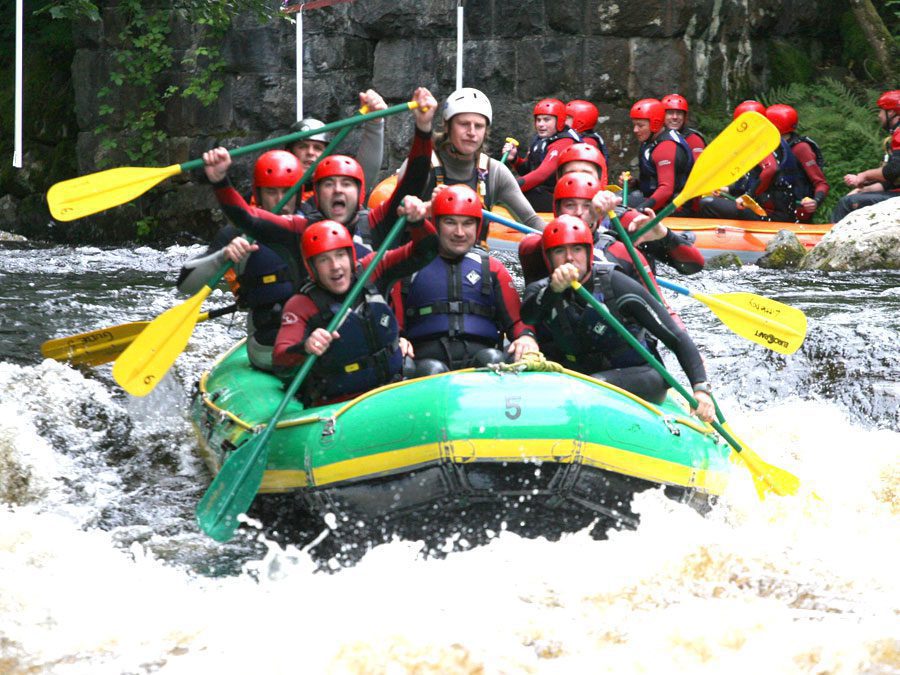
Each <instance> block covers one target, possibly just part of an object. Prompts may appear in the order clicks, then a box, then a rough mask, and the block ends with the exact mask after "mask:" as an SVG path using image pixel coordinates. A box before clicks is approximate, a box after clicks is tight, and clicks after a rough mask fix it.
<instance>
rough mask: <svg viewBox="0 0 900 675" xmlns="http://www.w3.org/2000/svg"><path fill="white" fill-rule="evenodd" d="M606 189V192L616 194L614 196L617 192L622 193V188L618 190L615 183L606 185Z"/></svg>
mask: <svg viewBox="0 0 900 675" xmlns="http://www.w3.org/2000/svg"><path fill="white" fill-rule="evenodd" d="M606 189H607V191H609V192H613V193H616V194H618V193H619V192H621V191H622V188H620V187H619V186H618V185H616V184H615V183H613V184H612V185H607V186H606Z"/></svg>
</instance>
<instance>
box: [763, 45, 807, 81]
mask: <svg viewBox="0 0 900 675" xmlns="http://www.w3.org/2000/svg"><path fill="white" fill-rule="evenodd" d="M769 64H770V66H771V68H772V78H771V82H772V85H773V86H779V85H782V84H788V83H790V82H808V81H809V80H810V79H812V76H813V66H812V60H811V59H810V57H809V54H808V53H807V52H806V51H804V50H803V49H802V48H800V47H798V46H796V45H794V44H791V43H790V42H787V41H785V40H772V41H771V43H770V47H769Z"/></svg>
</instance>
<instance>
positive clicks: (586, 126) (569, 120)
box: [560, 99, 609, 163]
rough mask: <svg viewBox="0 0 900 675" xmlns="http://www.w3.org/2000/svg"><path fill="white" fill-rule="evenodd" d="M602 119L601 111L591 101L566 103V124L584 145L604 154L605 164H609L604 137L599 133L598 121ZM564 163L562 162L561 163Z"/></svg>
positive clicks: (576, 100)
mask: <svg viewBox="0 0 900 675" xmlns="http://www.w3.org/2000/svg"><path fill="white" fill-rule="evenodd" d="M598 119H600V111H599V110H597V106H595V105H594V104H593V103H591V102H590V101H583V100H581V99H575V100H574V101H569V102H568V103H566V124H568V125H569V126H570V127H572V129H574V130H575V133H577V134H578V135H579V136H580V137H581V141H582V142H583V143H587V144H588V145H592V146H594V147H595V148H597V149H598V150H599V151H600V152H601V153H603V159H604V161H605V162H609V151H607V149H606V143H604V142H603V137H602V136H601V135H600V134H599V133H598V132H597V130H596V129H595V127H596V126H597V120H598ZM560 163H562V162H560Z"/></svg>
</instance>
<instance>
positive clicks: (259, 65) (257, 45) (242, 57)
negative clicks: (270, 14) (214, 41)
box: [222, 27, 282, 73]
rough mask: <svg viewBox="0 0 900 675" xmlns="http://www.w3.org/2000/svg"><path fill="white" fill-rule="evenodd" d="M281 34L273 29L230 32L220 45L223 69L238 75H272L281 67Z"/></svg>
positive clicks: (249, 29) (243, 29) (261, 28)
mask: <svg viewBox="0 0 900 675" xmlns="http://www.w3.org/2000/svg"><path fill="white" fill-rule="evenodd" d="M281 40H282V34H281V33H280V32H279V31H277V30H276V29H275V28H274V27H260V28H242V29H240V30H239V31H231V32H230V33H229V34H228V35H227V37H226V38H225V40H224V41H223V43H222V58H223V59H224V61H225V69H226V70H227V71H229V72H235V73H237V72H240V73H272V72H277V71H278V70H279V69H280V66H281V55H280V48H281Z"/></svg>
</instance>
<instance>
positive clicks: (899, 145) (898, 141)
mask: <svg viewBox="0 0 900 675" xmlns="http://www.w3.org/2000/svg"><path fill="white" fill-rule="evenodd" d="M897 151H900V127H897V128H896V129H894V133H892V134H891V152H897Z"/></svg>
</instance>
